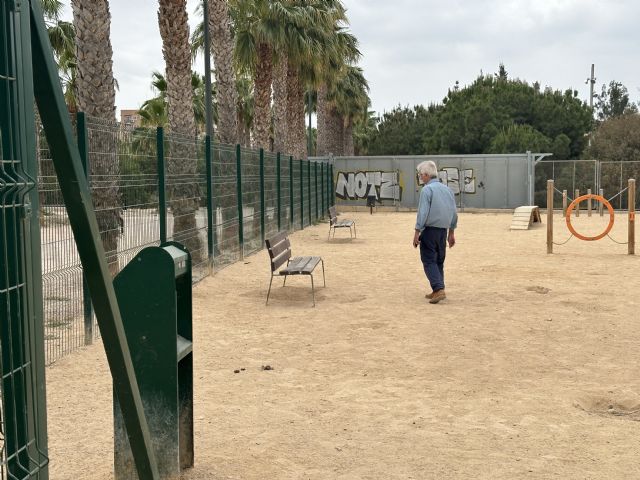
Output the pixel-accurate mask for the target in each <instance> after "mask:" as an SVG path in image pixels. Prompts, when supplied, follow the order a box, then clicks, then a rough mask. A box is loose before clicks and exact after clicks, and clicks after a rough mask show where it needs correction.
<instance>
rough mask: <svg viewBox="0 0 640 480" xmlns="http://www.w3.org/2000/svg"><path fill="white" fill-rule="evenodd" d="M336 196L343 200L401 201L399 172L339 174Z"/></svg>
mask: <svg viewBox="0 0 640 480" xmlns="http://www.w3.org/2000/svg"><path fill="white" fill-rule="evenodd" d="M336 196H337V197H338V198H341V199H343V200H346V199H348V200H361V199H366V198H367V197H370V196H371V197H375V199H376V200H378V201H382V200H401V199H402V187H401V186H400V184H399V179H398V172H382V171H372V172H338V179H337V182H336Z"/></svg>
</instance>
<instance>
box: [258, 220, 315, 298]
mask: <svg viewBox="0 0 640 480" xmlns="http://www.w3.org/2000/svg"><path fill="white" fill-rule="evenodd" d="M264 243H265V244H266V246H267V251H268V252H269V259H270V263H271V280H270V281H269V291H268V292H267V302H266V303H265V305H268V304H269V295H270V294H271V284H272V283H273V277H275V276H276V275H280V276H283V277H284V282H283V283H282V286H283V287H284V286H285V285H286V284H287V276H289V275H309V276H310V277H311V296H312V298H313V306H314V307H315V306H316V293H315V288H314V285H313V269H314V268H316V266H317V265H318V263H321V264H322V281H323V282H324V286H325V287H326V286H327V281H326V279H325V277H324V261H323V260H322V258H320V257H293V258H291V243H290V242H289V239H288V238H287V234H286V232H280V233H278V234H276V235H275V236H274V237H272V238H268V239H266V240H265V241H264ZM285 263H286V266H285V267H284V268H283V269H281V270H278V269H279V268H280V267H282V266H283V265H284V264H285Z"/></svg>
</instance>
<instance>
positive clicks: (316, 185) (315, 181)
mask: <svg viewBox="0 0 640 480" xmlns="http://www.w3.org/2000/svg"><path fill="white" fill-rule="evenodd" d="M313 170H314V177H315V179H314V185H315V190H316V221H317V220H318V162H314V164H313Z"/></svg>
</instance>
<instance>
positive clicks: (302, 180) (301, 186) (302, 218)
mask: <svg viewBox="0 0 640 480" xmlns="http://www.w3.org/2000/svg"><path fill="white" fill-rule="evenodd" d="M302 165H303V163H302V159H300V228H301V229H303V228H304V175H303V174H302Z"/></svg>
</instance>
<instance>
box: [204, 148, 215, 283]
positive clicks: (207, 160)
mask: <svg viewBox="0 0 640 480" xmlns="http://www.w3.org/2000/svg"><path fill="white" fill-rule="evenodd" d="M204 161H205V164H206V168H207V252H208V254H209V262H208V263H209V271H210V272H211V270H212V269H213V245H214V242H215V239H214V237H213V235H214V233H215V229H214V226H213V167H212V165H211V136H209V135H206V136H205V137H204Z"/></svg>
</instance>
